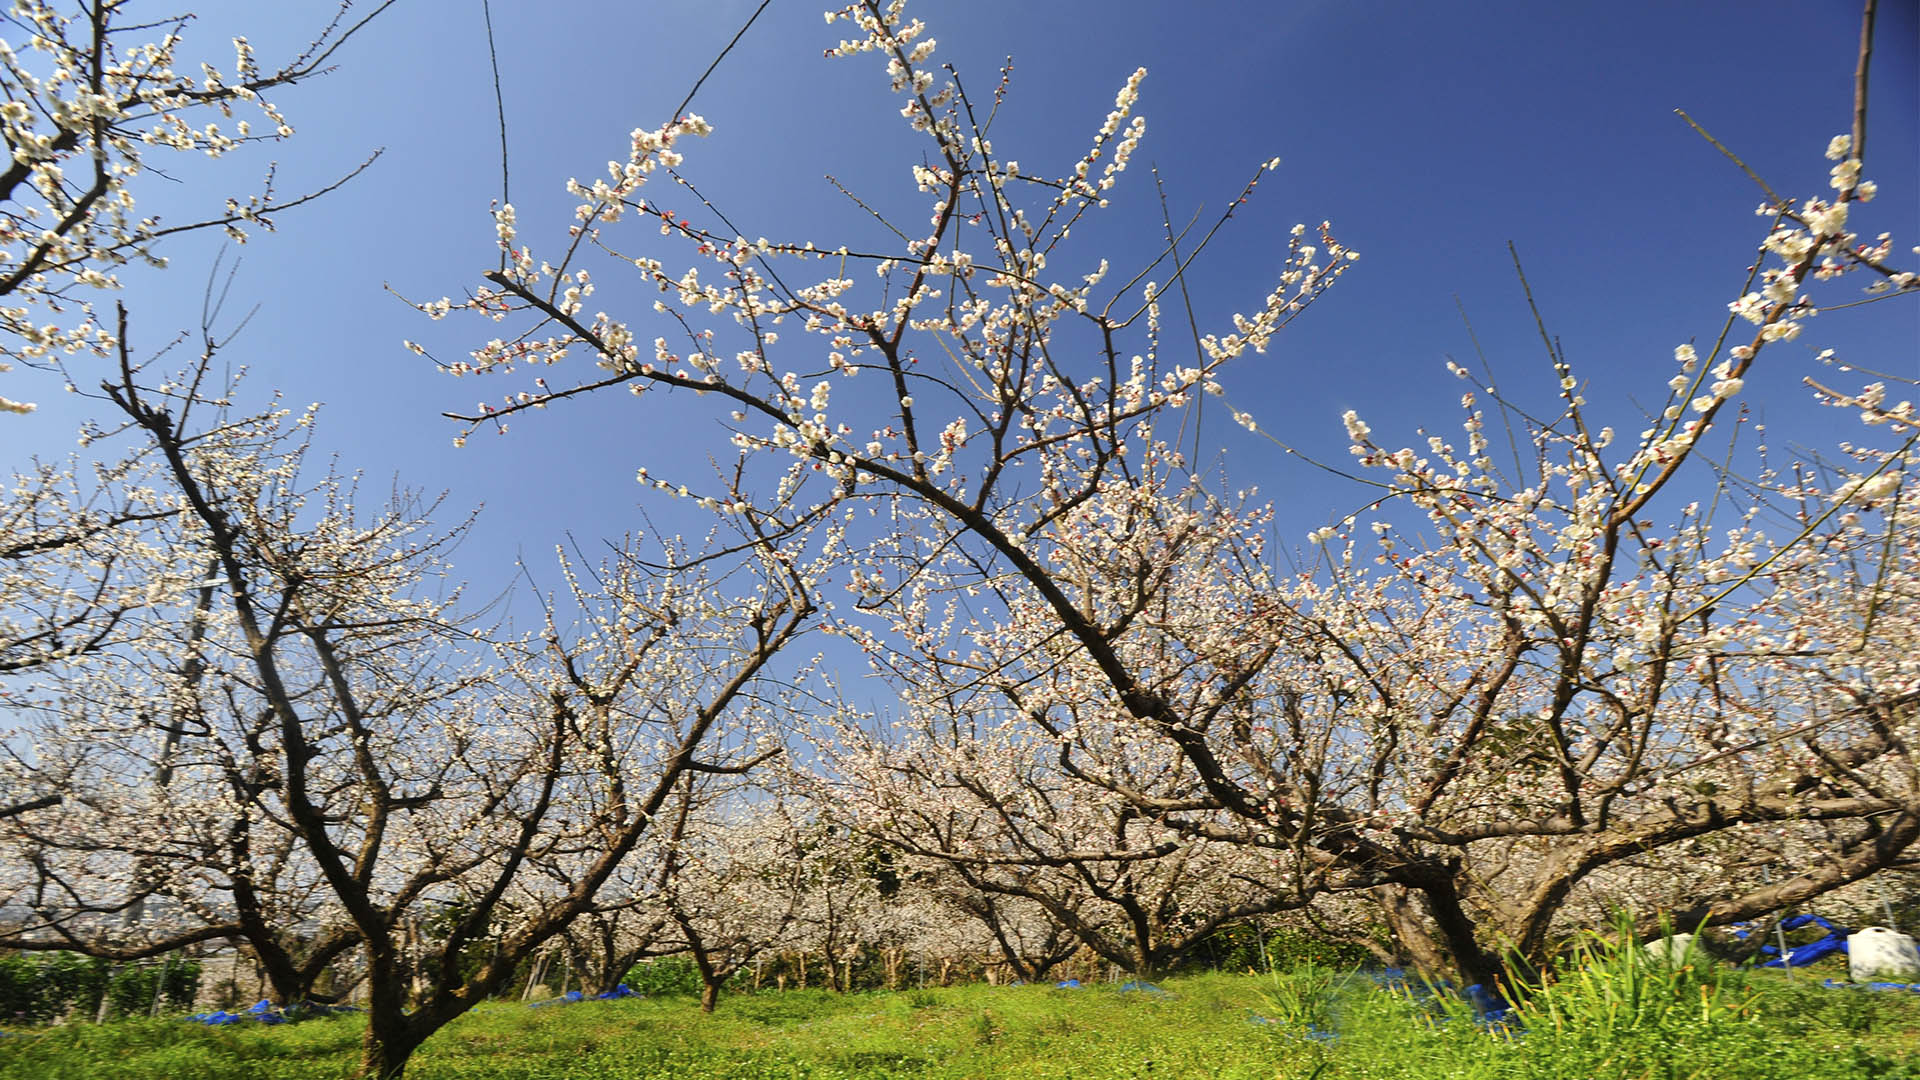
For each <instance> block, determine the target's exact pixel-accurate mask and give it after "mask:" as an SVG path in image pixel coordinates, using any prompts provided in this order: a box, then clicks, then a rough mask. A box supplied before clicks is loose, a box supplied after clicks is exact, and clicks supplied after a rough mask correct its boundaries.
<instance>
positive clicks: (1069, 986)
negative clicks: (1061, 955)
mask: <svg viewBox="0 0 1920 1080" xmlns="http://www.w3.org/2000/svg"><path fill="white" fill-rule="evenodd" d="M1053 988H1054V989H1055V990H1078V989H1080V980H1079V979H1062V980H1060V981H1059V982H1057V983H1054V984H1053Z"/></svg>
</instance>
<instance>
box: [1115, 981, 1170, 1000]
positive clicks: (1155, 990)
mask: <svg viewBox="0 0 1920 1080" xmlns="http://www.w3.org/2000/svg"><path fill="white" fill-rule="evenodd" d="M1120 992H1121V993H1123V994H1125V993H1129V992H1138V993H1142V994H1154V995H1156V996H1159V997H1172V996H1173V995H1172V994H1169V993H1167V992H1166V991H1165V990H1162V989H1160V988H1159V987H1157V986H1155V985H1153V984H1152V983H1150V982H1140V981H1138V980H1135V981H1134V982H1128V983H1121V984H1120Z"/></svg>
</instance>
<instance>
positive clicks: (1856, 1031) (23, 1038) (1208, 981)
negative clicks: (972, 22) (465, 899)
mask: <svg viewBox="0 0 1920 1080" xmlns="http://www.w3.org/2000/svg"><path fill="white" fill-rule="evenodd" d="M1576 959H1578V958H1576ZM1610 965H1612V966H1610ZM1325 976H1326V973H1314V974H1310V975H1307V976H1304V978H1305V980H1306V981H1305V982H1299V981H1296V982H1295V983H1293V984H1291V985H1288V984H1285V983H1283V982H1279V981H1276V979H1275V978H1273V977H1267V976H1230V975H1204V976H1195V977H1190V978H1182V979H1173V980H1169V981H1167V982H1166V983H1165V984H1164V985H1165V987H1166V989H1167V990H1168V991H1169V992H1170V993H1169V994H1168V995H1166V996H1157V995H1153V994H1143V993H1138V992H1133V993H1122V992H1120V991H1119V990H1118V989H1117V988H1116V987H1112V986H1094V987H1089V988H1086V989H1082V990H1056V989H1053V988H1051V987H991V986H984V985H973V986H961V987H953V988H948V989H932V988H930V989H926V990H909V991H903V992H900V993H872V994H849V995H834V994H831V993H828V992H825V991H814V990H809V991H787V992H784V993H766V994H760V995H743V996H737V997H729V998H725V999H723V1000H722V1002H721V1005H720V1008H719V1011H718V1012H717V1013H715V1014H714V1015H712V1016H707V1015H703V1014H701V1013H700V1011H699V1010H698V1009H697V1008H696V1007H695V1006H694V1003H693V1002H692V1001H691V1000H690V999H687V998H677V997H666V998H653V999H646V1000H621V1001H608V1002H592V1003H584V1004H580V1005H573V1006H562V1007H553V1008H542V1009H529V1008H525V1007H523V1006H519V1005H509V1004H495V1005H489V1006H486V1007H483V1008H481V1009H479V1010H476V1011H475V1012H474V1013H472V1014H470V1015H469V1016H467V1017H464V1018H462V1019H461V1020H459V1021H457V1022H456V1023H454V1024H453V1025H452V1026H450V1027H449V1028H447V1029H446V1030H445V1031H443V1032H441V1033H440V1034H439V1035H437V1036H435V1037H434V1038H433V1039H432V1040H431V1041H430V1042H429V1043H428V1044H427V1045H426V1046H425V1047H424V1048H422V1050H421V1051H420V1053H419V1054H418V1055H417V1056H416V1057H415V1058H414V1061H413V1064H412V1066H411V1067H410V1069H409V1070H408V1076H409V1077H412V1078H414V1080H563V1078H569V1080H570V1078H580V1080H587V1078H592V1080H643V1078H656V1077H658V1078H666V1077H673V1078H686V1080H720V1078H727V1080H798V1078H809V1080H883V1078H887V1080H891V1078H905V1077H923V1078H938V1080H961V1078H980V1080H991V1078H998V1077H1023V1078H1026V1077H1031V1078H1036V1080H1067V1078H1077V1080H1108V1078H1122V1077H1125V1078H1148V1077H1169V1078H1185V1077H1194V1078H1221V1080H1255V1078H1258V1080H1309V1078H1311V1080H1359V1078H1380V1080H1425V1078H1429V1077H1431V1078H1460V1080H1480V1078H1489V1080H1491V1078H1509V1077H1510V1078H1536V1077H1538V1078H1563V1077H1564V1078H1567V1080H1576V1078H1577V1080H1589V1078H1600V1080H1604V1078H1612V1077H1618V1078H1621V1080H1627V1078H1633V1080H1641V1078H1676V1080H1677V1078H1681V1077H1687V1078H1698V1080H1715V1078H1724V1080H1749V1078H1751V1080H1763V1078H1779V1080H1801V1078H1810V1080H1828V1078H1831V1080H1841V1078H1848V1080H1851V1078H1854V1077H1892V1078H1900V1077H1907V1078H1913V1080H1920V995H1906V996H1900V995H1893V994H1873V993H1866V992H1860V991H1851V990H1827V989H1821V988H1818V987H1817V986H1814V985H1813V984H1812V983H1811V982H1810V981H1809V980H1806V979H1804V978H1803V979H1800V980H1798V981H1796V982H1794V983H1789V982H1788V981H1786V980H1785V979H1782V978H1779V977H1775V976H1771V975H1733V974H1716V973H1712V972H1708V971H1706V970H1704V969H1700V970H1696V971H1691V972H1682V973H1679V974H1677V975H1676V974H1672V973H1662V972H1658V971H1651V970H1647V969H1634V968H1626V967H1620V966H1618V964H1617V962H1616V958H1610V957H1609V956H1607V955H1605V954H1601V953H1595V954H1593V955H1589V956H1587V957H1586V958H1585V962H1584V964H1582V963H1576V964H1574V965H1573V966H1571V967H1570V968H1569V969H1568V971H1567V972H1566V974H1565V977H1564V978H1563V979H1562V980H1561V981H1560V982H1558V983H1556V984H1554V985H1553V986H1550V987H1547V988H1545V989H1542V990H1539V991H1537V992H1536V993H1534V994H1532V995H1531V996H1529V997H1528V998H1527V999H1526V1000H1524V1001H1523V1003H1522V1005H1521V1007H1520V1009H1519V1010H1518V1011H1517V1015H1518V1018H1519V1021H1520V1023H1521V1024H1524V1026H1525V1030H1524V1033H1519V1032H1518V1031H1517V1029H1516V1028H1513V1027H1508V1028H1504V1029H1492V1030H1489V1029H1487V1028H1485V1027H1483V1026H1476V1025H1475V1024H1474V1022H1473V1017H1472V1015H1471V1010H1468V1009H1465V1008H1463V1007H1459V1006H1451V1005H1448V1004H1447V999H1446V998H1445V997H1444V995H1443V996H1441V997H1439V998H1433V997H1430V996H1428V995H1427V994H1426V993H1425V992H1424V991H1423V990H1421V989H1420V988H1418V987H1416V988H1415V989H1414V990H1413V991H1412V992H1407V991H1401V992H1394V991H1389V990H1383V989H1381V988H1379V987H1378V986H1376V985H1375V984H1374V983H1373V982H1371V981H1370V980H1366V979H1356V978H1338V979H1336V978H1328V977H1325ZM1288 978H1294V977H1289V976H1280V977H1279V979H1280V980H1285V979H1288ZM1289 1003H1291V1005H1290V1004H1289ZM1703 1003H1704V1004H1703ZM1276 1006H1279V1007H1278V1008H1276ZM1295 1007H1297V1008H1295ZM1290 1008H1294V1010H1295V1011H1293V1012H1291V1013H1289V1009H1290ZM1275 1012H1280V1013H1283V1014H1286V1015H1281V1016H1274V1015H1270V1014H1272V1013H1275ZM1256 1017H1259V1018H1261V1019H1255V1018H1256ZM1261 1020H1267V1021H1272V1022H1261ZM1302 1020H1305V1021H1308V1022H1311V1023H1314V1024H1315V1025H1316V1026H1319V1025H1320V1024H1321V1023H1322V1022H1323V1021H1324V1022H1326V1023H1327V1024H1330V1025H1331V1026H1332V1029H1333V1030H1334V1031H1335V1032H1337V1037H1335V1038H1332V1039H1319V1038H1312V1037H1310V1036H1309V1034H1308V1032H1307V1031H1306V1030H1305V1028H1304V1026H1303V1025H1302V1024H1301V1023H1300V1021H1302ZM361 1029H362V1021H361V1020H360V1019H359V1018H357V1017H352V1016H346V1017H333V1018H328V1019H322V1020H314V1021H309V1022H306V1023H303V1024H298V1025H292V1026H286V1027H273V1028H260V1027H236V1028H214V1029H208V1028H204V1027H200V1026H198V1025H194V1024H189V1023H184V1022H181V1021H178V1020H138V1021H129V1022H125V1023H116V1024H107V1025H102V1026H95V1025H92V1024H71V1025H65V1026H60V1027H54V1028H48V1029H41V1030H37V1031H27V1032H22V1033H16V1034H15V1035H13V1036H12V1037H9V1038H6V1039H0V1080H96V1078H121V1077H124V1078H127V1080H200V1078H206V1080H310V1078H313V1080H317V1078H326V1080H333V1078H343V1077H348V1076H351V1075H352V1074H353V1070H354V1064H355V1061H356V1060H357V1052H358V1044H359V1040H360V1035H361Z"/></svg>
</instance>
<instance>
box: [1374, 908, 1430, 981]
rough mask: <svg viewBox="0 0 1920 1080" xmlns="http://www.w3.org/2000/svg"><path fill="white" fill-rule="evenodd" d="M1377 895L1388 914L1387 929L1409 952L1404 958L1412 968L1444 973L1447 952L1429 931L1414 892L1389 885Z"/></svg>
mask: <svg viewBox="0 0 1920 1080" xmlns="http://www.w3.org/2000/svg"><path fill="white" fill-rule="evenodd" d="M1377 899H1378V900H1379V903H1380V912H1381V914H1382V915H1383V916H1384V917H1385V918H1386V923H1387V929H1388V930H1390V931H1392V932H1393V938H1394V941H1396V942H1397V943H1398V944H1399V946H1400V949H1401V950H1402V951H1403V952H1404V953H1405V954H1406V956H1405V958H1406V960H1407V961H1409V962H1410V963H1411V964H1412V965H1413V969H1414V970H1415V971H1417V972H1419V973H1420V974H1422V975H1424V976H1426V977H1428V978H1430V979H1437V978H1440V977H1441V976H1442V975H1443V974H1445V973H1446V970H1447V958H1446V954H1445V953H1443V952H1442V951H1441V949H1440V943H1439V942H1437V941H1435V940H1434V939H1433V934H1432V933H1430V932H1429V931H1428V929H1427V923H1426V920H1425V918H1424V917H1423V916H1422V913H1421V912H1420V910H1419V907H1418V905H1417V904H1416V903H1415V901H1414V898H1413V894H1412V893H1410V892H1409V891H1408V890H1407V889H1405V888H1404V887H1402V886H1399V885H1387V886H1383V887H1382V888H1381V889H1380V890H1379V891H1378V893H1377Z"/></svg>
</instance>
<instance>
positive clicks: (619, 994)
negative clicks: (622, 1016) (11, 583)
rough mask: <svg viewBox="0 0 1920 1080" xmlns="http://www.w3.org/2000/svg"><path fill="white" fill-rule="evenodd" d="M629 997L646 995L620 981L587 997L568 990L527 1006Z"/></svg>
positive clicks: (535, 1007)
mask: <svg viewBox="0 0 1920 1080" xmlns="http://www.w3.org/2000/svg"><path fill="white" fill-rule="evenodd" d="M630 997H646V995H645V994H642V993H641V992H640V991H638V990H635V989H634V988H632V987H631V986H628V985H627V984H626V983H621V984H620V985H618V986H616V987H614V988H613V989H611V990H608V991H605V992H604V993H599V994H595V995H593V996H592V997H588V996H587V995H585V994H583V993H581V992H580V991H578V990H569V991H567V992H566V993H564V994H562V995H560V996H559V997H557V998H550V999H548V1000H546V1001H534V1002H529V1003H528V1005H527V1007H528V1008H530V1009H538V1008H541V1007H543V1006H546V1005H573V1004H575V1003H577V1002H582V1001H612V1000H614V999H615V998H630Z"/></svg>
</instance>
